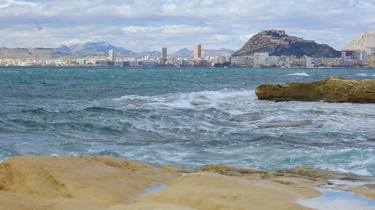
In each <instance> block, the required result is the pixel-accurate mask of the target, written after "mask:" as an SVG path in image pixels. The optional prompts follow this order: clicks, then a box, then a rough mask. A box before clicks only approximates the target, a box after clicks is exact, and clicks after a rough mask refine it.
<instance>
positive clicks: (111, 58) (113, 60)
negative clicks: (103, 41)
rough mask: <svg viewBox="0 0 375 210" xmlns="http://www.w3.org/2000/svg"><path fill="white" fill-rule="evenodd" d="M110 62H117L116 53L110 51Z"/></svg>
mask: <svg viewBox="0 0 375 210" xmlns="http://www.w3.org/2000/svg"><path fill="white" fill-rule="evenodd" d="M108 60H109V61H110V62H115V52H114V51H113V50H109V51H108Z"/></svg>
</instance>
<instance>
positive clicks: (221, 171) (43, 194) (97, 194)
mask: <svg viewBox="0 0 375 210" xmlns="http://www.w3.org/2000/svg"><path fill="white" fill-rule="evenodd" d="M332 179H337V180H352V181H360V183H371V182H367V181H371V179H370V178H368V177H356V176H352V175H349V174H335V173H334V172H325V171H321V170H314V169H305V168H296V169H289V170H285V171H278V172H271V171H269V172H266V171H257V170H254V169H246V168H235V167H228V166H224V165H218V166H215V165H211V166H205V167H202V168H200V169H197V170H194V171H193V170H182V169H178V168H174V167H156V166H152V165H148V164H144V163H140V162H136V161H130V160H124V159H119V158H114V157H16V158H12V159H9V160H6V161H4V162H2V163H0V210H13V209H17V210H35V209H38V210H151V209H155V210H156V209H163V210H198V209H199V210H218V209H241V210H250V209H251V210H268V209H278V210H297V209H298V210H308V209H310V208H305V207H303V206H301V205H300V204H298V203H297V200H300V199H304V198H310V197H314V196H319V195H320V193H319V192H318V191H316V190H315V188H320V187H322V186H324V187H326V186H328V183H329V182H330V181H329V180H332ZM331 186H332V188H335V187H339V186H335V185H332V184H331ZM344 187H345V186H343V188H344ZM345 189H346V190H351V189H348V188H345ZM373 189H374V188H373V187H371V186H360V185H358V187H356V188H355V189H353V191H354V190H355V192H356V193H359V194H362V195H365V196H368V197H369V198H375V193H373Z"/></svg>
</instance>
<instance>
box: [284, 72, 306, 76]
mask: <svg viewBox="0 0 375 210" xmlns="http://www.w3.org/2000/svg"><path fill="white" fill-rule="evenodd" d="M286 76H294V77H309V76H310V75H309V74H308V73H306V72H298V73H293V74H288V75H286Z"/></svg>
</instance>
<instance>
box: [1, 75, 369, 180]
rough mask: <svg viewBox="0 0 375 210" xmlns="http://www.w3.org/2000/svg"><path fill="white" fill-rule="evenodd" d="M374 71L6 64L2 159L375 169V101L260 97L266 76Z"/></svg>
mask: <svg viewBox="0 0 375 210" xmlns="http://www.w3.org/2000/svg"><path fill="white" fill-rule="evenodd" d="M327 76H342V77H345V78H348V79H375V70H365V69H314V70H308V69H189V68H182V69H173V68H168V69H162V68H159V69H123V68H110V69H106V68H0V159H5V158H8V157H10V156H14V155H82V154H86V155H97V154H100V155H113V156H120V157H125V158H131V159H137V160H142V161H147V162H151V163H156V164H173V165H180V166H187V167H197V166H200V165H203V164H209V163H224V164H231V165H237V166H247V167H256V168H260V169H267V170H275V169H282V168H290V167H295V166H301V165H303V166H308V167H314V168H323V169H330V170H335V171H340V172H353V173H357V174H362V175H372V176H374V175H375V104H349V103H343V104H330V103H323V102H282V103H275V102H267V101H258V100H257V99H256V96H255V95H254V89H255V88H256V87H257V86H258V85H260V84H263V83H276V82H277V83H281V82H286V81H312V80H317V79H323V78H326V77H327Z"/></svg>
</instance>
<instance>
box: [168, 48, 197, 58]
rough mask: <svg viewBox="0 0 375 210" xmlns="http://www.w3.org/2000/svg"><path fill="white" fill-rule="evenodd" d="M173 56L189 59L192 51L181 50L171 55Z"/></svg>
mask: <svg viewBox="0 0 375 210" xmlns="http://www.w3.org/2000/svg"><path fill="white" fill-rule="evenodd" d="M172 55H174V56H179V57H191V56H193V51H192V50H189V49H187V48H182V49H180V50H178V51H176V52H174V53H172Z"/></svg>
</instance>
